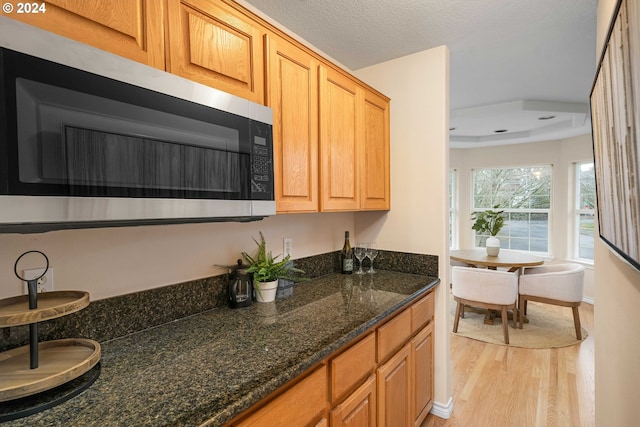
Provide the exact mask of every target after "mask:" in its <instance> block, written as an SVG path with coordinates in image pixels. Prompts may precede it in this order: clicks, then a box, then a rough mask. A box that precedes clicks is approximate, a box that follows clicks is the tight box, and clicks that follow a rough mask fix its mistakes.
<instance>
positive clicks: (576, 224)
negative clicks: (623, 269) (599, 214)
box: [569, 159, 597, 265]
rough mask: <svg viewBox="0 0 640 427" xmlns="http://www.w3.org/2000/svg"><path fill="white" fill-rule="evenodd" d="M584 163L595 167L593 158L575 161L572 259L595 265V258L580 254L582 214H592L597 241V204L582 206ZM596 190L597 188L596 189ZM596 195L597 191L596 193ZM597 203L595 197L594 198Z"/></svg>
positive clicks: (571, 227) (594, 236)
mask: <svg viewBox="0 0 640 427" xmlns="http://www.w3.org/2000/svg"><path fill="white" fill-rule="evenodd" d="M584 164H591V165H592V167H594V161H593V159H590V160H582V161H576V162H574V163H573V204H572V206H571V208H572V212H573V215H571V221H570V224H569V228H570V229H571V231H572V233H571V234H572V242H571V249H570V250H571V257H572V259H574V260H576V261H579V262H580V263H583V264H588V265H593V259H590V258H582V257H581V256H580V216H581V215H583V214H588V215H589V214H590V215H591V216H592V217H593V221H594V228H593V239H594V243H595V239H596V226H597V224H596V208H595V205H594V207H593V208H591V209H587V208H581V207H579V205H580V199H581V191H580V167H581V165H584ZM594 189H595V176H594ZM594 191H595V190H594ZM594 197H595V193H594ZM594 203H595V199H594Z"/></svg>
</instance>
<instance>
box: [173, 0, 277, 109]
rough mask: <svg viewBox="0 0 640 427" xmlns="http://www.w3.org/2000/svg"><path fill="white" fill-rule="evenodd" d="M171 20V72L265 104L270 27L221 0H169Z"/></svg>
mask: <svg viewBox="0 0 640 427" xmlns="http://www.w3.org/2000/svg"><path fill="white" fill-rule="evenodd" d="M167 17H168V20H167V22H168V32H167V34H168V44H169V46H168V48H169V49H168V52H167V71H169V72H171V73H173V74H177V75H180V76H182V77H185V78H187V79H189V80H193V81H196V82H199V83H202V84H205V85H208V86H212V87H215V88H218V89H221V90H224V91H225V92H229V93H232V94H234V95H237V96H241V97H243V98H247V99H250V100H252V101H255V102H257V103H260V104H262V103H264V69H263V64H264V55H263V52H264V48H263V44H262V43H263V42H262V38H263V36H264V34H265V33H266V31H265V29H264V28H262V27H261V26H260V25H258V24H257V23H256V22H254V21H251V20H249V18H247V17H246V16H244V15H243V14H241V13H240V12H238V11H237V10H236V9H234V8H232V7H231V6H229V5H227V4H225V3H224V2H222V1H220V0H168V2H167Z"/></svg>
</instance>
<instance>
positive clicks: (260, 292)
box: [255, 280, 278, 302]
mask: <svg viewBox="0 0 640 427" xmlns="http://www.w3.org/2000/svg"><path fill="white" fill-rule="evenodd" d="M255 288H256V289H255V292H256V301H258V302H272V301H275V299H276V291H277V290H278V281H277V280H273V281H271V282H256V283H255Z"/></svg>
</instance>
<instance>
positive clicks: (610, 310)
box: [594, 0, 640, 426]
mask: <svg viewBox="0 0 640 427" xmlns="http://www.w3.org/2000/svg"><path fill="white" fill-rule="evenodd" d="M615 5H616V0H600V1H599V2H598V30H597V37H598V39H597V47H598V48H597V58H599V57H600V52H601V49H602V46H603V45H604V42H605V39H606V35H607V29H608V27H609V22H610V20H611V16H612V14H613V11H614V8H615ZM595 265H596V269H595V275H594V276H595V283H596V286H595V290H596V301H597V304H596V307H595V319H594V320H595V334H594V335H595V360H596V366H595V373H596V374H595V375H596V378H595V385H596V425H597V426H632V425H637V424H638V402H640V387H638V385H640V363H639V361H640V331H639V330H638V325H640V309H639V307H640V272H638V271H637V270H634V269H633V268H631V267H630V266H629V265H628V264H626V263H625V262H623V261H621V260H620V259H619V258H618V257H617V256H616V255H614V254H613V253H612V252H611V251H610V250H609V249H608V248H607V247H606V246H605V244H604V243H602V242H601V241H600V240H598V241H596V251H595Z"/></svg>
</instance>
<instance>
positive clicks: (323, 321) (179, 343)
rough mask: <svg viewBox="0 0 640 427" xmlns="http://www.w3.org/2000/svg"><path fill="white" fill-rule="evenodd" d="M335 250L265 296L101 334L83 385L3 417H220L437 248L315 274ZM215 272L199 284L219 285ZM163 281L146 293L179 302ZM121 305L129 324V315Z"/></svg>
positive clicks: (350, 322) (407, 293)
mask: <svg viewBox="0 0 640 427" xmlns="http://www.w3.org/2000/svg"><path fill="white" fill-rule="evenodd" d="M337 257H338V254H337V253H329V254H324V255H320V256H316V257H309V258H306V259H301V260H297V261H296V263H297V265H301V266H302V265H304V266H305V267H307V266H308V268H307V269H308V270H309V271H312V272H313V274H314V276H317V277H315V278H314V279H312V280H311V281H308V282H301V283H299V284H296V285H294V286H293V288H292V289H290V290H288V292H287V293H286V294H287V296H282V295H281V296H280V297H279V298H278V299H277V300H276V302H275V303H268V304H253V305H252V306H250V307H247V308H241V309H236V310H232V309H229V308H228V307H227V306H226V305H224V304H225V303H224V300H223V299H222V298H220V297H219V296H216V295H215V292H212V293H211V294H210V295H209V296H208V297H209V298H212V301H210V303H211V304H212V305H214V307H213V308H207V307H206V306H201V307H202V308H204V310H205V311H202V312H200V313H196V312H194V313H193V314H191V315H188V314H187V315H186V317H183V318H180V319H177V320H175V321H170V320H167V319H164V320H165V321H167V322H168V323H164V324H159V325H157V326H152V327H148V328H147V329H143V330H140V331H136V332H133V333H129V334H126V335H124V336H121V337H117V338H115V337H112V338H110V339H107V340H105V341H103V342H101V345H102V349H103V356H102V360H101V373H100V377H99V378H98V379H97V380H96V382H95V383H94V384H93V385H92V386H91V387H90V388H89V389H87V390H86V391H84V392H83V393H81V394H80V395H78V396H76V397H75V398H73V399H71V400H69V401H67V402H65V403H63V404H60V405H58V406H56V407H54V408H52V409H48V410H46V411H44V412H42V413H39V414H36V415H32V416H29V417H26V418H22V419H18V420H15V421H10V422H9V423H8V424H7V425H9V426H23V425H25V426H26V425H29V426H33V425H60V424H65V425H92V424H99V425H185V426H196V425H201V424H203V423H206V424H207V425H223V424H224V423H226V422H228V421H230V420H232V419H233V418H234V417H236V416H237V415H239V414H240V413H242V412H243V411H245V410H246V409H248V408H250V407H251V406H252V405H253V404H255V403H257V402H258V401H260V400H261V399H262V398H263V397H265V396H267V395H269V394H270V393H272V392H273V391H275V390H277V389H278V388H279V387H281V386H282V385H284V384H286V383H287V382H288V381H290V380H292V379H294V378H296V377H297V376H298V375H300V374H302V373H303V372H305V371H306V370H308V369H309V368H312V367H313V366H314V365H316V364H318V363H319V362H321V361H322V360H323V359H325V358H326V357H327V356H328V355H330V354H332V353H334V352H335V351H336V350H338V349H340V348H341V347H344V346H345V345H347V344H348V343H350V342H353V341H354V340H355V339H357V338H358V337H360V336H361V335H362V334H364V333H365V332H367V331H370V330H371V329H372V328H373V327H375V326H376V325H379V324H381V323H383V322H384V321H385V320H386V319H388V318H390V316H392V315H393V314H395V313H397V312H398V311H399V310H401V309H402V308H403V307H406V306H407V305H408V304H410V303H412V302H413V301H415V300H417V299H418V298H420V297H421V296H422V295H425V294H426V293H428V292H429V291H430V290H431V289H432V288H433V287H435V286H436V285H437V284H438V283H439V279H437V257H432V256H428V255H418V254H403V253H396V252H386V251H382V253H381V256H380V266H381V268H385V269H381V270H378V271H377V272H376V273H375V274H365V275H355V274H354V275H342V274H338V273H330V274H324V275H322V274H320V272H321V271H320V270H323V269H324V272H325V273H326V272H331V271H336V268H335V267H336V265H337ZM407 261H410V262H411V263H407ZM398 265H404V270H405V272H399V271H397V270H403V269H402V268H398ZM434 266H435V271H434V270H433V269H432V268H433V267H434ZM393 269H395V270H396V271H392V270H393ZM406 270H413V271H412V272H406ZM427 270H430V271H427ZM415 272H417V273H419V274H413V273H415ZM223 277H224V276H219V277H218V278H212V279H213V280H212V281H210V282H208V283H206V284H204V287H205V288H206V287H209V288H221V289H224V280H223V279H222V278H223ZM218 279H220V280H218ZM175 286H177V288H176V290H178V292H179V293H180V294H184V292H185V291H188V289H187V286H188V285H187V284H180V285H175ZM195 286H196V287H197V286H202V284H195ZM169 288H173V287H167V288H161V289H160V290H154V291H153V292H156V293H157V292H160V293H162V294H163V296H162V299H164V300H167V299H168V300H169V301H174V302H176V303H175V304H174V305H180V304H179V299H174V298H170V293H171V292H172V291H173V289H169ZM203 289H204V288H203ZM220 293H221V294H222V293H223V291H220ZM126 297H127V296H122V297H119V299H120V301H118V302H119V303H124V300H125V299H126ZM132 298H133V300H135V302H137V303H138V304H136V306H137V307H144V306H145V305H144V304H139V302H140V301H141V300H144V299H145V296H144V295H140V293H138V294H137V295H136V294H134V295H133V296H132ZM149 301H151V300H150V299H147V302H149ZM99 302H100V301H98V303H99ZM102 302H103V304H95V305H98V306H101V307H98V309H103V310H105V311H104V312H103V313H94V314H93V315H92V316H93V318H94V321H99V320H98V319H100V318H101V319H102V321H104V320H105V319H106V320H107V321H108V314H109V313H122V312H123V311H121V310H118V309H117V307H116V306H115V305H114V304H115V303H116V301H109V300H103V301H102ZM90 307H91V306H90ZM196 310H197V309H196ZM147 311H148V313H150V314H151V313H153V312H154V310H153V307H152V306H148V305H147ZM124 312H125V313H126V312H127V311H126V310H125V311H124ZM130 314H131V324H135V323H136V314H135V313H133V312H130ZM74 316H76V315H72V316H67V317H71V318H73V317H74ZM77 316H82V312H79V313H77ZM120 317H121V316H120ZM141 317H144V316H141ZM85 320H86V319H85ZM75 322H76V323H78V320H77V319H76V320H75ZM45 323H46V322H45ZM80 323H83V322H80ZM115 323H116V324H117V323H119V322H115ZM75 327H79V326H78V325H76V326H75ZM60 329H61V328H60V327H58V328H56V327H53V328H49V333H51V334H53V335H55V334H59V333H61V331H60ZM45 330H46V328H45ZM86 331H87V332H88V331H89V329H87V330H86ZM102 333H104V330H103V332H102Z"/></svg>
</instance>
